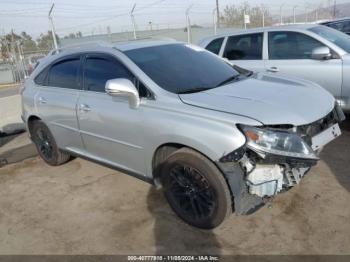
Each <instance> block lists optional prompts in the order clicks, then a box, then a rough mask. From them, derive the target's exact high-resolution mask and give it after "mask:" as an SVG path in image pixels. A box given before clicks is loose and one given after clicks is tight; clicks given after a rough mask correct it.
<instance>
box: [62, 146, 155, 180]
mask: <svg viewBox="0 0 350 262" xmlns="http://www.w3.org/2000/svg"><path fill="white" fill-rule="evenodd" d="M60 150H62V151H65V152H67V153H68V154H70V155H72V156H74V157H80V158H83V159H85V160H88V161H91V162H93V163H96V164H99V165H102V166H105V167H108V168H111V169H113V170H116V171H119V172H121V173H124V174H127V175H129V176H132V177H135V178H138V179H140V180H142V181H144V182H147V183H149V184H151V185H155V181H154V179H153V178H150V177H146V176H143V175H141V174H138V173H135V172H133V171H130V170H128V169H125V168H121V167H119V166H116V165H114V164H112V163H111V162H107V161H103V160H102V159H97V158H94V157H93V156H87V155H85V154H84V152H78V151H75V150H72V149H60Z"/></svg>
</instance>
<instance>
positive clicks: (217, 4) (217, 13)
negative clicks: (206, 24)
mask: <svg viewBox="0 0 350 262" xmlns="http://www.w3.org/2000/svg"><path fill="white" fill-rule="evenodd" d="M219 10H220V9H219V0H216V24H217V27H220V11H219Z"/></svg>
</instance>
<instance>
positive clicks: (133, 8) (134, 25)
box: [130, 3, 137, 39]
mask: <svg viewBox="0 0 350 262" xmlns="http://www.w3.org/2000/svg"><path fill="white" fill-rule="evenodd" d="M135 7H136V3H135V4H134V6H133V7H132V9H131V12H130V17H131V22H132V27H133V29H134V39H137V36H136V23H135V17H134V10H135Z"/></svg>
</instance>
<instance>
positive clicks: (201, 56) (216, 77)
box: [124, 44, 239, 94]
mask: <svg viewBox="0 0 350 262" xmlns="http://www.w3.org/2000/svg"><path fill="white" fill-rule="evenodd" d="M124 53H125V54H126V55H127V56H128V57H129V58H130V59H131V60H132V61H133V62H134V63H135V64H136V65H137V66H138V67H139V68H140V69H141V70H142V71H143V72H145V74H147V75H148V76H149V77H150V78H151V79H152V80H153V81H154V82H155V83H156V84H157V85H159V86H160V87H161V88H163V89H165V90H167V91H169V92H172V93H176V94H179V93H183V92H186V91H188V90H191V89H197V88H198V89H201V88H208V89H210V88H215V87H217V85H219V84H220V83H222V82H223V81H225V80H227V79H228V78H231V77H233V76H238V75H239V73H238V72H237V71H236V70H235V69H234V68H233V67H232V66H231V65H229V64H228V63H226V62H224V61H223V60H222V59H221V58H219V57H217V56H216V55H213V54H211V53H210V52H207V51H205V50H203V49H202V48H199V47H197V46H193V45H185V44H167V45H157V46H151V47H143V48H137V49H132V50H128V51H125V52H124ZM169 54H170V55H169Z"/></svg>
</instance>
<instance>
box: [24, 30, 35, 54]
mask: <svg viewBox="0 0 350 262" xmlns="http://www.w3.org/2000/svg"><path fill="white" fill-rule="evenodd" d="M21 42H22V45H23V51H24V52H34V51H36V50H37V45H36V42H35V41H34V40H33V39H32V37H31V36H30V35H28V34H27V33H26V32H22V33H21Z"/></svg>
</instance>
